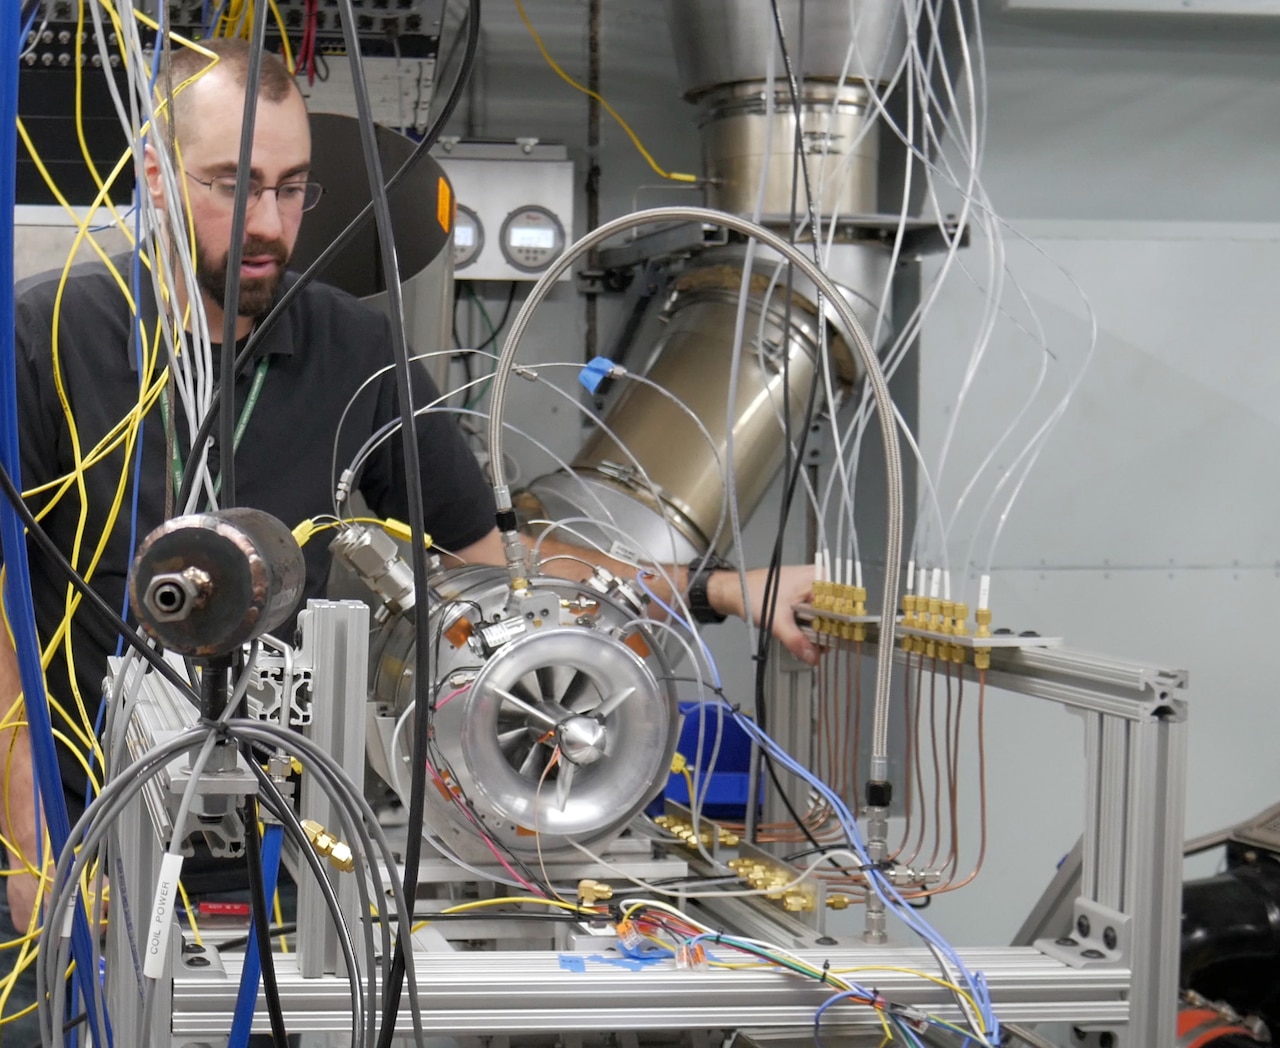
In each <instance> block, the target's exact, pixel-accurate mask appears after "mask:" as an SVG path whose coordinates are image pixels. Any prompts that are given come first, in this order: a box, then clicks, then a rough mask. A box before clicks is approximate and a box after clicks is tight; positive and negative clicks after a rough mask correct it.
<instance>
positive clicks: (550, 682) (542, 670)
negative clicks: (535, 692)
mask: <svg viewBox="0 0 1280 1048" xmlns="http://www.w3.org/2000/svg"><path fill="white" fill-rule="evenodd" d="M537 675H538V687H539V689H540V690H541V691H542V701H543V702H561V701H562V696H563V695H564V693H565V689H566V688H567V687H568V686H569V684H570V682H571V681H572V680H573V676H574V669H573V667H572V666H540V667H539V668H538V670H537Z"/></svg>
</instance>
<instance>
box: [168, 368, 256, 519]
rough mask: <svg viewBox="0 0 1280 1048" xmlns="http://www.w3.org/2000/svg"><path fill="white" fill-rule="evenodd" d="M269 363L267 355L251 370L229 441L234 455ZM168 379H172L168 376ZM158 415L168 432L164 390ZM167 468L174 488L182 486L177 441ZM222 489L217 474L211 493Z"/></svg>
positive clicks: (179, 452)
mask: <svg viewBox="0 0 1280 1048" xmlns="http://www.w3.org/2000/svg"><path fill="white" fill-rule="evenodd" d="M270 363H271V358H270V357H269V356H266V357H263V358H262V359H261V360H260V361H258V366H257V368H255V369H254V372H253V384H252V385H251V386H250V387H249V394H248V396H246V397H245V398H244V407H242V408H241V409H240V417H239V418H238V419H236V429H235V435H234V436H233V438H232V442H231V453H232V454H233V455H234V454H235V453H236V452H237V451H239V450H240V441H241V440H242V439H243V438H244V433H245V430H247V429H248V428H249V419H250V418H252V417H253V409H254V408H256V407H257V406H258V395H259V394H260V393H261V392H262V384H263V382H265V381H266V378H267V367H268V366H269V365H270ZM170 381H173V378H172V376H170ZM160 417H161V419H162V420H163V422H164V428H165V432H166V433H168V432H170V428H169V400H168V397H167V396H166V395H165V393H164V392H161V394H160ZM169 468H170V470H172V471H173V484H174V489H175V490H177V489H179V488H181V487H182V476H183V468H182V452H181V451H179V450H178V442H177V441H174V443H173V455H172V457H171V458H170V459H169ZM221 490H222V475H221V474H219V475H218V479H217V480H216V481H214V485H213V493H214V494H215V495H216V494H217V493H218V492H219V491H221Z"/></svg>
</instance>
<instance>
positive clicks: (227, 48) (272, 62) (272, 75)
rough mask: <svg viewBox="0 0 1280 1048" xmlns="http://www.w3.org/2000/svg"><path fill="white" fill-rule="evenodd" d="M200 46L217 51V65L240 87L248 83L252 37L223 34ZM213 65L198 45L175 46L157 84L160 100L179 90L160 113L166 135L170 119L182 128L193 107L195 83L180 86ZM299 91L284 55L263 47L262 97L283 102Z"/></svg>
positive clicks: (204, 41) (157, 94) (260, 95)
mask: <svg viewBox="0 0 1280 1048" xmlns="http://www.w3.org/2000/svg"><path fill="white" fill-rule="evenodd" d="M200 47H202V48H204V49H205V50H206V51H211V52H212V53H213V54H215V55H217V68H218V69H221V70H225V71H226V72H227V73H228V74H229V75H230V76H231V77H233V78H234V80H235V83H236V84H237V85H238V86H239V87H245V86H246V85H247V84H248V81H249V59H250V57H251V55H252V45H251V44H250V43H249V41H247V40H241V39H238V38H237V37H219V38H217V39H213V40H201V41H200ZM213 68H214V62H213V60H212V59H210V58H209V57H208V56H207V55H204V54H201V53H200V52H199V51H197V50H196V49H195V48H193V47H186V46H182V47H174V48H173V50H172V52H171V56H170V59H169V69H168V73H167V74H166V73H165V72H163V71H162V72H161V75H160V77H159V80H158V82H157V88H156V102H157V103H159V102H161V101H163V100H164V99H166V98H168V97H169V94H168V93H169V91H174V92H175V94H174V96H173V99H172V100H171V101H170V103H169V106H168V107H167V109H166V113H161V114H157V120H156V123H157V125H158V128H157V129H158V130H159V131H160V132H161V134H162V135H163V136H164V137H165V138H167V137H168V131H169V126H168V125H169V122H170V120H172V123H173V126H174V128H175V130H177V129H181V127H182V123H183V117H184V116H185V115H187V114H188V113H189V112H190V109H191V104H190V99H191V94H190V91H191V87H190V86H188V87H187V88H186V89H185V90H183V91H178V90H177V88H179V87H180V86H181V85H182V84H183V83H184V82H185V81H187V80H190V79H191V78H192V77H194V76H196V75H197V74H199V73H202V72H205V71H208V70H212V69H213ZM296 91H298V85H297V84H296V83H295V82H294V79H293V76H292V75H291V74H290V73H289V68H288V67H287V66H286V65H285V64H284V62H283V61H282V60H281V59H280V57H279V56H278V55H274V54H272V53H271V52H270V51H263V53H262V62H261V64H260V66H259V69H258V98H259V99H260V100H262V101H264V102H283V101H284V100H285V99H286V98H288V97H289V95H290V94H291V93H293V92H296Z"/></svg>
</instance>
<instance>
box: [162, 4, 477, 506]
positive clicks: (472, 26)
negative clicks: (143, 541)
mask: <svg viewBox="0 0 1280 1048" xmlns="http://www.w3.org/2000/svg"><path fill="white" fill-rule="evenodd" d="M479 39H480V0H471V7H470V9H469V11H468V14H467V49H466V53H465V54H464V56H463V59H464V61H463V66H462V69H461V70H460V71H459V73H458V78H457V80H455V81H454V83H453V87H451V88H450V90H449V97H448V99H447V100H446V102H445V104H444V108H442V109H441V110H440V114H439V116H437V118H436V120H435V122H434V123H433V124H432V125H431V126H430V127H429V128H428V129H427V133H426V134H425V135H423V136H422V141H421V142H419V143H418V144H417V145H416V146H415V147H414V150H413V152H412V153H410V154H409V157H408V159H407V160H405V162H404V163H403V164H401V165H400V167H399V169H398V170H397V171H396V173H395V174H394V175H392V176H391V178H389V179H388V180H387V182H386V184H385V185H384V186H383V191H384V192H387V193H389V192H391V190H392V189H394V188H395V187H396V186H397V185H399V184H400V182H401V181H402V180H403V179H404V178H405V177H406V176H407V175H408V174H409V173H410V172H411V171H412V170H413V169H414V168H415V167H417V166H418V164H419V163H420V162H421V161H422V160H423V159H424V158H425V157H426V156H427V154H428V151H429V150H430V149H431V147H432V146H433V145H435V143H436V139H438V138H439V137H440V133H441V132H442V131H443V130H444V128H445V125H446V124H447V123H448V121H449V117H450V116H452V115H453V111H454V109H456V108H457V106H458V102H459V101H460V100H461V98H462V90H463V88H464V87H465V86H466V82H467V80H468V79H469V78H470V76H471V69H472V66H474V64H475V57H476V46H477V42H478V41H479ZM372 216H373V202H372V201H370V202H369V203H368V204H366V205H365V206H364V207H363V208H362V209H361V211H360V213H359V214H358V215H356V216H355V218H353V219H352V220H351V221H350V222H348V223H347V225H346V228H345V229H343V230H342V232H341V233H339V234H338V235H337V236H336V237H334V238H333V240H331V241H330V242H329V246H328V247H326V248H325V249H324V250H323V251H322V252H320V254H319V256H318V257H317V258H316V260H315V261H314V262H312V263H311V265H309V266H308V267H307V268H306V270H305V271H303V273H302V274H301V275H300V276H299V277H298V279H297V280H295V281H294V282H293V283H292V284H290V285H289V286H288V287H287V288H286V289H285V292H284V294H283V295H281V296H280V298H279V299H278V300H277V301H276V303H275V305H274V306H272V307H271V310H270V311H269V312H268V313H267V315H266V316H264V317H263V318H262V319H261V320H260V321H259V322H258V323H257V325H256V326H255V327H254V329H253V333H252V334H251V335H250V336H249V339H248V341H247V342H246V343H245V345H244V348H243V349H241V350H240V352H239V353H237V354H236V360H235V372H236V373H239V370H240V368H242V367H243V366H244V364H245V362H246V361H248V360H251V359H252V358H253V354H254V353H256V352H257V351H258V347H259V345H260V344H261V343H262V340H263V339H264V338H265V337H266V335H267V333H268V332H269V331H271V330H272V329H273V328H274V327H275V326H276V324H278V323H279V322H280V320H281V318H282V317H284V315H285V312H286V310H287V309H288V308H289V306H290V305H292V304H293V301H294V299H296V298H297V297H298V296H299V295H301V294H302V291H303V289H304V288H305V287H306V286H307V285H308V284H310V283H311V281H313V280H314V279H315V278H316V276H317V275H318V274H319V273H321V272H322V271H323V270H324V269H325V267H326V266H328V265H329V263H330V262H332V261H333V259H334V257H335V256H336V255H337V254H338V252H339V251H341V250H342V249H343V248H344V247H345V246H346V245H347V244H348V243H350V241H351V239H352V238H353V237H354V236H355V235H356V234H357V233H358V232H359V231H360V230H361V229H363V228H364V227H365V225H366V224H367V223H368V221H369V219H370V218H371V217H372ZM221 396H222V387H221V386H219V387H218V388H217V389H215V390H214V391H213V395H212V397H211V398H210V403H209V412H208V414H206V415H205V417H204V420H203V421H202V422H201V423H200V429H199V430H198V431H197V433H196V436H195V438H194V439H193V440H192V441H191V447H192V449H193V450H192V456H193V457H194V456H195V455H196V451H195V450H194V449H196V448H201V447H204V445H205V443H206V442H207V441H208V439H209V434H210V432H211V431H212V429H213V425H214V421H215V420H216V418H217V416H218V411H217V408H218V405H219V403H220V401H221ZM194 483H195V471H194V470H188V472H187V475H186V476H184V477H183V478H182V486H181V488H180V489H179V491H178V496H177V499H176V500H175V501H176V504H177V505H179V506H185V505H186V504H187V501H188V500H189V499H190V497H191V488H192V485H193V484H194Z"/></svg>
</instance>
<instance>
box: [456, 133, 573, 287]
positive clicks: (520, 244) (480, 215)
mask: <svg viewBox="0 0 1280 1048" xmlns="http://www.w3.org/2000/svg"><path fill="white" fill-rule="evenodd" d="M431 155H432V156H433V157H434V158H435V159H436V160H437V161H439V163H440V166H441V167H442V168H444V171H445V174H447V175H448V176H449V181H450V182H452V183H453V192H454V195H455V196H456V197H457V200H458V214H457V219H456V221H455V223H454V229H453V263H454V276H455V277H456V278H457V279H458V280H537V279H538V277H539V276H541V275H542V273H543V272H545V271H546V269H547V268H548V267H549V266H550V265H551V263H552V262H554V261H555V260H556V258H557V257H559V255H560V253H561V252H562V251H563V250H564V249H565V246H566V245H567V244H568V243H570V241H572V239H573V202H574V201H573V197H574V185H573V163H572V162H571V161H570V160H569V158H568V153H567V152H566V150H565V147H564V146H560V145H547V144H543V143H539V142H537V141H535V140H533V139H523V140H517V141H515V142H462V141H457V140H441V142H440V143H439V144H438V145H436V146H435V148H434V149H432V151H431ZM568 277H569V274H568V273H565V274H564V276H563V277H561V279H562V280H565V279H568Z"/></svg>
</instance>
